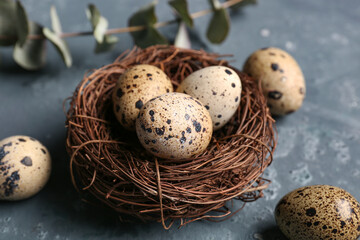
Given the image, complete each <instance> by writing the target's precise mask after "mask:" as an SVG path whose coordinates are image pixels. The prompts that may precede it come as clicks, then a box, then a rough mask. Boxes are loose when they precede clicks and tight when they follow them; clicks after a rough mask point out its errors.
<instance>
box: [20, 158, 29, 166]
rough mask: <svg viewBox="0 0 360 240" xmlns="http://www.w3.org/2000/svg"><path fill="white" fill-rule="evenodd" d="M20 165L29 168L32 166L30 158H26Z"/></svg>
mask: <svg viewBox="0 0 360 240" xmlns="http://www.w3.org/2000/svg"><path fill="white" fill-rule="evenodd" d="M20 163H21V164H23V165H25V166H27V167H31V166H32V159H31V157H28V156H26V157H24V158H23V159H22V160H21V161H20Z"/></svg>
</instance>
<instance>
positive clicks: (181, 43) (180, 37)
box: [174, 22, 191, 49]
mask: <svg viewBox="0 0 360 240" xmlns="http://www.w3.org/2000/svg"><path fill="white" fill-rule="evenodd" d="M174 45H175V46H176V47H179V48H186V49H191V41H190V38H189V34H188V31H187V29H186V25H185V23H184V22H181V23H180V24H179V30H178V32H177V34H176V38H175V42H174Z"/></svg>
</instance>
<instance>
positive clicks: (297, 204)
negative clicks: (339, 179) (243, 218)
mask: <svg viewBox="0 0 360 240" xmlns="http://www.w3.org/2000/svg"><path fill="white" fill-rule="evenodd" d="M275 219H276V222H277V224H278V226H279V228H280V229H281V231H282V232H283V233H284V234H285V236H287V237H288V238H289V239H291V240H301V239H304V240H319V239H349V240H351V239H353V240H355V239H357V237H359V236H360V205H359V203H358V202H357V200H356V199H355V198H354V197H353V196H352V195H350V194H349V193H348V192H346V191H345V190H343V189H341V188H338V187H333V186H329V185H313V186H307V187H302V188H299V189H296V190H294V191H292V192H290V193H288V194H287V195H285V196H284V197H283V198H282V199H281V200H280V201H279V203H278V204H277V206H276V209H275Z"/></svg>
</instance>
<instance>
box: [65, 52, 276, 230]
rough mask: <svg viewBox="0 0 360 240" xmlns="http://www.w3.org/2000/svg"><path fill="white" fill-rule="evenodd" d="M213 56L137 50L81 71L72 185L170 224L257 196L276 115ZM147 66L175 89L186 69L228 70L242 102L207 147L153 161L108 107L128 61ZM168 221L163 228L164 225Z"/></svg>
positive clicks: (72, 123)
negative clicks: (239, 85) (239, 88)
mask: <svg viewBox="0 0 360 240" xmlns="http://www.w3.org/2000/svg"><path fill="white" fill-rule="evenodd" d="M221 57H224V56H220V55H217V54H212V53H207V52H205V51H197V50H185V49H178V48H175V47H169V46H152V47H149V48H147V49H144V50H141V49H138V48H134V49H133V50H132V51H129V52H127V53H125V54H123V55H122V56H120V57H119V58H118V59H117V60H116V61H115V62H114V63H112V64H110V65H107V66H104V67H102V68H100V69H97V70H93V71H91V72H89V73H88V74H86V75H85V76H84V79H83V80H82V81H81V82H80V84H79V85H78V87H77V88H76V91H75V92H74V95H73V96H72V98H71V102H70V109H69V110H68V114H67V129H68V132H67V141H66V145H67V150H68V152H69V154H70V156H71V162H70V170H71V175H72V180H73V184H74V185H75V187H76V188H77V189H78V190H79V191H85V192H88V193H90V194H91V195H92V196H95V197H96V198H97V199H99V200H101V201H102V202H104V203H105V204H107V205H108V206H110V207H111V208H112V209H114V210H115V211H116V212H118V213H125V214H130V215H133V216H136V217H138V218H140V219H142V220H150V221H159V222H162V224H163V226H164V228H168V227H170V226H171V225H172V223H173V222H174V221H175V220H177V219H179V220H180V225H184V224H186V223H189V222H192V221H195V220H199V219H208V220H215V218H216V219H219V218H220V219H224V218H226V217H229V216H231V215H232V213H234V211H233V210H232V209H230V208H228V207H227V206H226V202H227V201H228V200H232V199H238V200H241V201H243V202H244V203H245V202H249V201H254V200H256V199H258V198H259V197H261V195H262V190H263V189H265V188H266V187H267V185H268V183H269V181H268V180H266V179H263V178H262V177H261V176H262V173H263V171H264V170H265V168H266V167H267V166H268V165H269V164H270V163H271V161H272V153H273V151H274V150H275V146H276V130H275V127H274V121H273V119H272V118H271V116H270V113H269V110H268V108H267V106H266V100H265V98H264V96H263V94H262V92H261V90H260V89H259V84H257V83H256V82H255V81H254V80H253V79H251V78H250V77H249V76H247V75H245V74H244V73H242V72H240V71H238V70H237V69H235V68H233V67H231V66H230V65H229V64H228V62H227V61H225V60H221V59H220V58H221ZM140 63H142V64H152V65H155V66H157V67H159V68H161V69H162V70H163V71H164V72H165V73H166V74H167V75H168V76H169V77H170V78H171V80H172V83H173V85H174V88H175V89H176V86H177V85H178V84H179V83H180V82H181V81H182V80H183V79H184V78H185V77H186V76H188V75H189V74H190V73H192V72H193V71H196V70H198V69H201V68H203V67H207V66H211V65H223V66H228V67H231V68H233V69H234V70H235V71H236V72H237V73H238V74H239V76H240V78H241V81H242V87H243V88H242V95H241V96H242V97H241V104H240V107H239V108H238V110H237V112H236V114H235V115H234V116H233V118H232V119H231V120H230V122H229V123H228V124H227V125H226V126H225V127H223V128H222V129H220V130H218V131H216V132H214V133H213V137H212V140H211V142H210V144H209V146H208V147H207V149H206V151H205V152H204V153H202V154H201V155H199V156H196V157H194V158H191V159H182V160H170V159H161V160H158V159H156V158H155V157H154V156H153V155H151V154H149V153H147V152H146V151H145V150H144V149H143V147H142V146H141V144H140V143H139V141H138V140H137V138H136V133H133V132H128V131H126V130H124V129H123V128H122V127H121V126H120V124H119V123H118V122H117V121H116V119H115V117H114V114H113V112H112V109H113V108H112V101H111V94H112V91H113V88H114V86H115V83H116V81H117V79H118V78H119V76H120V75H121V74H122V73H123V72H124V71H125V70H126V69H127V68H128V67H130V66H133V65H136V64H140ZM167 225H168V226H167Z"/></svg>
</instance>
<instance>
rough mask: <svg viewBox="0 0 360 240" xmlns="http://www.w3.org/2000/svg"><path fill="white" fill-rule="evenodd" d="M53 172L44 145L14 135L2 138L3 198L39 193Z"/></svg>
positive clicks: (0, 187)
mask: <svg viewBox="0 0 360 240" xmlns="http://www.w3.org/2000/svg"><path fill="white" fill-rule="evenodd" d="M50 172H51V158H50V154H49V151H48V150H47V149H46V147H45V146H44V145H42V144H41V143H40V142H39V141H37V140H36V139H34V138H32V137H27V136H12V137H8V138H5V139H3V140H2V141H0V199H1V200H22V199H26V198H29V197H31V196H33V195H35V194H36V193H38V192H39V191H40V190H41V189H42V188H43V187H44V186H45V184H46V182H47V181H48V179H49V177H50Z"/></svg>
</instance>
